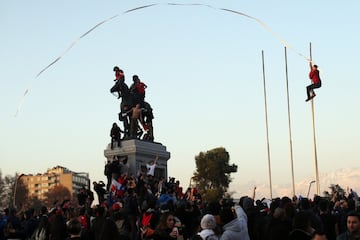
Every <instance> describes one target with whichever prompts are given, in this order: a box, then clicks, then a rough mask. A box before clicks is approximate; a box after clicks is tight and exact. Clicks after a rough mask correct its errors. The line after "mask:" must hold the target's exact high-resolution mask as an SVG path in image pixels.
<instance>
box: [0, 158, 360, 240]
mask: <svg viewBox="0 0 360 240" xmlns="http://www.w3.org/2000/svg"><path fill="white" fill-rule="evenodd" d="M154 164H156V160H155V163H154V162H153V163H152V165H151V166H153V165H154ZM149 166H150V164H149ZM155 166H156V165H155ZM147 170H150V169H146V171H147ZM148 173H149V172H145V171H144V172H140V173H138V174H137V176H136V178H134V176H131V177H129V178H128V179H124V181H123V182H122V188H116V187H115V188H114V186H113V183H111V184H110V186H109V187H108V188H107V187H106V184H105V183H103V182H101V181H99V182H94V183H93V190H94V191H95V192H96V193H97V194H98V190H99V189H102V190H101V192H102V194H103V196H100V197H99V202H98V203H94V194H93V193H92V191H91V190H90V189H81V190H80V191H79V192H78V194H77V200H78V204H77V205H76V206H73V205H72V204H71V203H70V201H64V202H63V203H62V204H59V205H57V206H55V207H54V208H52V209H48V208H46V207H42V208H41V211H40V212H39V213H37V212H36V211H35V210H34V209H27V210H26V211H19V212H16V210H15V209H10V210H9V209H6V210H5V211H4V212H2V216H1V221H0V223H1V224H0V227H1V233H0V240H3V239H49V240H53V239H64V240H65V239H91V240H92V239H93V240H100V239H101V240H102V239H104V240H105V239H106V240H112V239H114V240H115V239H126V240H151V239H154V240H163V239H164V240H175V239H178V240H180V239H184V240H188V239H189V240H205V239H207V240H214V239H220V240H275V239H276V240H281V239H284V240H285V239H286V240H297V239H318V240H319V239H328V240H343V239H360V213H359V211H358V210H359V209H358V202H359V198H358V196H357V194H356V193H355V192H353V191H351V192H350V193H348V194H343V195H339V194H336V193H334V194H333V195H332V197H331V198H325V197H320V196H314V198H313V199H308V198H296V197H293V198H289V197H282V198H275V199H272V200H271V202H269V201H265V199H261V200H260V199H259V200H254V199H253V198H252V197H249V196H244V197H242V198H240V200H238V201H234V200H232V199H230V198H223V199H220V200H219V201H216V202H206V201H204V200H203V199H202V198H201V196H200V194H199V192H198V190H197V189H196V188H195V187H189V188H187V189H186V190H185V191H183V188H182V187H181V185H180V182H179V181H178V180H176V179H175V178H172V177H171V178H169V179H164V178H162V177H157V176H155V175H153V174H152V173H153V171H152V170H151V173H150V174H148ZM98 196H99V195H98Z"/></svg>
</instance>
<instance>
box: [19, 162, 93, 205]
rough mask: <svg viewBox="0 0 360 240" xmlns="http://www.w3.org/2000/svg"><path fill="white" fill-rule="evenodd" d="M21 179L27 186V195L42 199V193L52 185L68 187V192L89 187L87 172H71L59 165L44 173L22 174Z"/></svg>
mask: <svg viewBox="0 0 360 240" xmlns="http://www.w3.org/2000/svg"><path fill="white" fill-rule="evenodd" d="M20 179H21V181H22V182H23V184H24V185H25V186H26V187H27V188H28V191H29V196H33V197H37V198H38V199H39V200H43V199H44V194H45V193H47V192H48V191H49V190H50V189H51V188H52V187H55V186H58V185H62V186H64V187H66V188H67V189H69V191H70V193H71V194H73V193H76V192H78V190H80V188H82V187H85V188H87V189H89V188H90V178H89V173H85V172H80V173H78V172H73V171H70V170H69V169H67V168H65V167H61V166H56V167H53V168H51V169H48V170H47V171H46V172H45V173H43V174H41V173H38V174H36V175H32V174H29V175H22V176H21V178H20Z"/></svg>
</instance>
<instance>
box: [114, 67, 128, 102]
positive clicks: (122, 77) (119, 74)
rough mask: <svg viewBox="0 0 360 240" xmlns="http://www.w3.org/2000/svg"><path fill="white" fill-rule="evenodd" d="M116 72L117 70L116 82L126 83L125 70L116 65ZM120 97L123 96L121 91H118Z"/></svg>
mask: <svg viewBox="0 0 360 240" xmlns="http://www.w3.org/2000/svg"><path fill="white" fill-rule="evenodd" d="M113 70H114V72H115V79H114V82H115V84H124V83H125V75H124V71H123V70H121V69H120V68H119V67H118V66H115V67H114V69H113ZM118 94H119V95H118V99H119V98H120V97H121V92H120V91H118Z"/></svg>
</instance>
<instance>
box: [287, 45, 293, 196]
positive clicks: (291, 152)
mask: <svg viewBox="0 0 360 240" xmlns="http://www.w3.org/2000/svg"><path fill="white" fill-rule="evenodd" d="M284 49H285V74H286V96H287V108H288V109H287V110H288V126H289V141H290V165H291V179H292V194H293V196H295V177H294V160H293V146H292V134H291V119H290V94H289V77H288V66H287V51H286V46H285V47H284Z"/></svg>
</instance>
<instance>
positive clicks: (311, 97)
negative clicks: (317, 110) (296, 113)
mask: <svg viewBox="0 0 360 240" xmlns="http://www.w3.org/2000/svg"><path fill="white" fill-rule="evenodd" d="M315 96H316V95H315V94H314V95H312V96H310V97H309V98H308V99H306V100H305V102H308V101H309V100H311V99H313V98H314V97H315Z"/></svg>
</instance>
